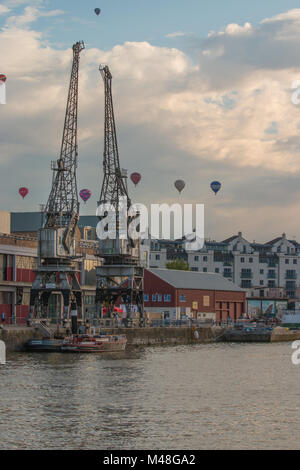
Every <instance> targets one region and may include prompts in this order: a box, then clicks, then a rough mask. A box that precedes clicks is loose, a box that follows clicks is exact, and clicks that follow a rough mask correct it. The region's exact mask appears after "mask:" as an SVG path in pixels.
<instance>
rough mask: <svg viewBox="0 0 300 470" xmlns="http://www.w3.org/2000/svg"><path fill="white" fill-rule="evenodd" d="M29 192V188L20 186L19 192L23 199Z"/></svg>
mask: <svg viewBox="0 0 300 470" xmlns="http://www.w3.org/2000/svg"><path fill="white" fill-rule="evenodd" d="M28 193H29V191H28V188H20V189H19V194H20V196H22V198H23V199H24V198H25V197H26V196H27V194H28Z"/></svg>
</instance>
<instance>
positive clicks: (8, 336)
mask: <svg viewBox="0 0 300 470" xmlns="http://www.w3.org/2000/svg"><path fill="white" fill-rule="evenodd" d="M53 331H55V332H56V328H54V329H53ZM102 331H105V332H106V333H107V334H125V335H126V336H127V340H128V343H127V344H128V346H129V347H138V346H141V347H143V346H155V345H157V346H163V345H166V346H167V345H184V344H196V343H214V342H216V341H218V340H220V339H221V340H222V335H223V333H224V331H225V329H224V328H221V327H209V326H207V327H197V328H193V327H192V328H191V327H180V328H175V327H174V328H172V327H168V328H103V329H102ZM195 331H197V333H198V334H196V337H197V338H196V337H195ZM59 333H60V336H62V337H63V336H64V335H65V334H66V332H65V330H64V329H62V328H60V330H59ZM42 337H43V336H42V334H41V332H40V331H39V330H38V329H37V328H35V327H17V326H9V327H4V328H2V329H0V340H2V341H4V342H5V344H6V348H7V351H22V350H24V347H25V344H26V343H27V341H29V340H31V339H42ZM295 340H300V330H296V331H290V330H287V329H285V328H275V330H274V331H273V332H272V334H271V337H270V339H268V341H265V342H271V343H274V342H283V341H287V342H290V341H295ZM238 341H239V342H249V339H248V340H247V339H245V337H244V335H241V337H240V339H239V340H238Z"/></svg>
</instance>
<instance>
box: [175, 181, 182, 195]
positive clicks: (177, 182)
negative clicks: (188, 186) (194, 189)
mask: <svg viewBox="0 0 300 470" xmlns="http://www.w3.org/2000/svg"><path fill="white" fill-rule="evenodd" d="M174 186H175V188H176V189H177V191H178V192H179V194H181V191H183V190H184V188H185V182H184V181H183V180H177V181H175V183H174Z"/></svg>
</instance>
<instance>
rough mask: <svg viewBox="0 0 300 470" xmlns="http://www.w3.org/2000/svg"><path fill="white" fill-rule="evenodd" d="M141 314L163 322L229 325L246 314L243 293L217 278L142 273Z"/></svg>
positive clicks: (185, 273)
mask: <svg viewBox="0 0 300 470" xmlns="http://www.w3.org/2000/svg"><path fill="white" fill-rule="evenodd" d="M144 292H145V296H144V302H145V312H146V313H148V314H153V313H160V314H163V316H164V318H165V319H167V318H168V319H170V320H171V321H172V320H180V319H182V318H186V317H189V318H193V319H203V320H211V321H217V322H220V321H227V320H228V319H232V320H233V321H235V320H237V319H238V318H240V317H241V316H242V315H243V314H244V313H245V312H246V292H245V291H244V290H242V289H241V288H240V287H238V286H236V285H235V284H234V283H233V282H230V281H228V280H227V279H224V278H223V276H222V275H221V274H216V273H200V272H191V271H175V270H170V269H155V268H154V269H146V270H145V279H144Z"/></svg>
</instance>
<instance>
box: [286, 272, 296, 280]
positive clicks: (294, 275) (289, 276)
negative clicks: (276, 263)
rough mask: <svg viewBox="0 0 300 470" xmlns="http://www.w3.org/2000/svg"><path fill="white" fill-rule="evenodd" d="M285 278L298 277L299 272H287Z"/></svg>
mask: <svg viewBox="0 0 300 470" xmlns="http://www.w3.org/2000/svg"><path fill="white" fill-rule="evenodd" d="M285 279H297V273H286V275H285Z"/></svg>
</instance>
